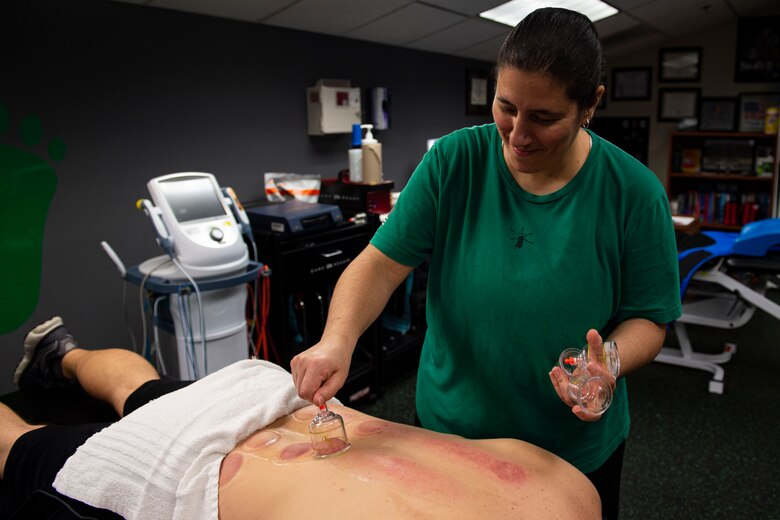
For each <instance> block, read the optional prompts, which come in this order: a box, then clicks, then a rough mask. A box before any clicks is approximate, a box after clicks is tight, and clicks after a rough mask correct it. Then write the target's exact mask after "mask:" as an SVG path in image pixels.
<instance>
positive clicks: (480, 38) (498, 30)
mask: <svg viewBox="0 0 780 520" xmlns="http://www.w3.org/2000/svg"><path fill="white" fill-rule="evenodd" d="M510 30H511V29H510V28H509V27H506V26H504V25H501V24H497V23H493V22H489V21H487V20H481V19H471V20H466V21H465V22H462V23H459V24H457V25H453V26H450V27H447V28H446V29H442V30H441V31H439V32H437V33H434V34H432V35H430V36H425V37H423V38H420V39H419V40H416V41H414V42H411V43H410V44H409V45H408V46H409V47H412V48H414V49H420V50H424V51H431V52H441V53H444V54H451V53H453V52H455V51H458V50H461V49H463V48H465V47H471V46H473V45H476V44H478V43H482V42H484V41H485V40H491V39H493V38H495V37H496V36H501V37H502V38H503V37H506V35H507V34H509V31H510Z"/></svg>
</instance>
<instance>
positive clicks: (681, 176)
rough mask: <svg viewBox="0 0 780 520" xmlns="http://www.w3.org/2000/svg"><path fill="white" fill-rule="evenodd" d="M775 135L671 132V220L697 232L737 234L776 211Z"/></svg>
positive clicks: (669, 181) (668, 187) (669, 178)
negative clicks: (686, 221)
mask: <svg viewBox="0 0 780 520" xmlns="http://www.w3.org/2000/svg"><path fill="white" fill-rule="evenodd" d="M777 152H778V140H777V134H763V133H745V132H676V133H673V134H672V135H671V137H670V142H669V166H668V168H669V170H668V175H667V184H666V191H667V194H668V196H669V204H670V206H671V207H672V213H674V214H675V215H691V216H694V217H696V218H697V219H698V220H699V222H700V223H701V227H702V228H706V229H722V230H739V229H741V228H742V226H744V225H745V224H747V223H749V222H753V221H755V220H761V219H765V218H770V217H773V216H774V215H775V213H776V211H777V187H778V186H777V181H778V174H777V172H778V163H777Z"/></svg>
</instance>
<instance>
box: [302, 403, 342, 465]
mask: <svg viewBox="0 0 780 520" xmlns="http://www.w3.org/2000/svg"><path fill="white" fill-rule="evenodd" d="M309 435H310V437H311V447H312V449H313V450H314V456H315V457H317V458H324V457H330V456H332V455H337V454H339V453H343V452H345V451H347V450H348V449H349V447H350V446H351V444H350V443H349V441H348V440H347V430H346V429H345V428H344V419H343V418H342V417H341V416H340V415H339V414H337V413H333V412H331V411H330V410H328V406H327V405H325V404H324V405H322V406H321V407H320V410H319V412H317V415H315V416H314V419H312V421H311V423H310V424H309Z"/></svg>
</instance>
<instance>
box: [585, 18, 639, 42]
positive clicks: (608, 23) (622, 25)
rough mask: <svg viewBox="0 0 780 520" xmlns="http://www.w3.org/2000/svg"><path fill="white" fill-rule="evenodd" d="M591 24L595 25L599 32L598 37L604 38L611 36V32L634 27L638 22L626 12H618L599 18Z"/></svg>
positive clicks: (614, 32)
mask: <svg viewBox="0 0 780 520" xmlns="http://www.w3.org/2000/svg"><path fill="white" fill-rule="evenodd" d="M593 25H595V26H596V30H597V31H598V32H599V37H600V38H606V37H608V36H612V35H613V34H616V33H619V32H622V31H625V30H627V29H630V28H632V27H635V26H637V25H639V22H637V21H636V20H635V19H633V18H631V17H630V16H628V15H626V14H623V13H618V14H616V15H614V16H610V17H609V18H604V19H603V20H599V21H598V22H596V23H594V24H593Z"/></svg>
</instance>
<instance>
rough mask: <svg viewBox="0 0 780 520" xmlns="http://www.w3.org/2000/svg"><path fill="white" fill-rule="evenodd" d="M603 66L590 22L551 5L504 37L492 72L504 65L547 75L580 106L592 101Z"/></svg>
mask: <svg viewBox="0 0 780 520" xmlns="http://www.w3.org/2000/svg"><path fill="white" fill-rule="evenodd" d="M603 66H604V61H603V57H602V54H601V42H600V41H599V35H598V33H597V32H596V28H595V27H594V26H593V23H592V22H591V21H590V20H589V19H588V18H587V17H586V16H585V15H583V14H581V13H578V12H576V11H570V10H568V9H560V8H555V7H544V8H542V9H537V10H536V11H534V12H532V13H531V14H529V15H528V16H526V17H525V18H523V19H522V20H521V21H520V23H518V24H517V25H516V26H515V28H514V29H512V32H511V33H509V36H507V37H506V39H505V40H504V43H503V44H502V45H501V49H500V50H499V51H498V59H497V60H496V72H498V71H500V70H501V69H502V68H507V67H508V68H514V69H518V70H522V71H525V72H539V73H542V74H544V75H546V76H548V77H549V78H550V79H552V80H553V81H556V82H558V83H560V84H561V85H563V86H564V87H565V88H566V94H567V95H568V96H569V98H570V99H571V100H573V101H575V102H576V103H577V105H578V106H579V107H580V108H581V109H584V108H588V107H591V106H593V104H594V103H595V102H596V89H597V88H598V86H599V84H600V83H601V77H602V70H603Z"/></svg>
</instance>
